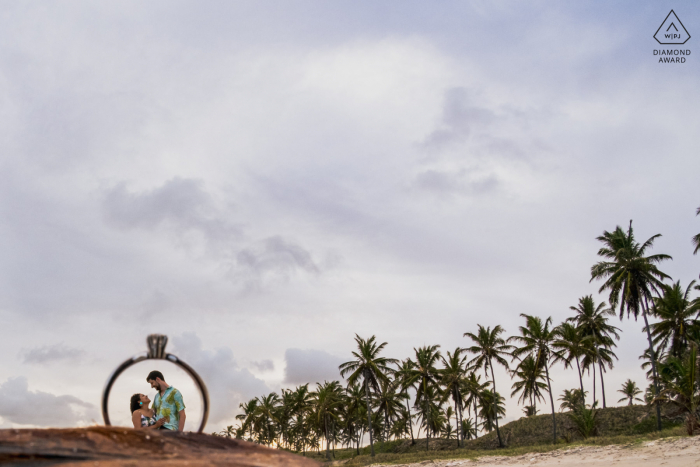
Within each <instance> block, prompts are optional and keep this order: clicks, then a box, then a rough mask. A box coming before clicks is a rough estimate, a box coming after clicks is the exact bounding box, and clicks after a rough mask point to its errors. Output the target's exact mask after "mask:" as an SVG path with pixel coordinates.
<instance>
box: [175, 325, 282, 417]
mask: <svg viewBox="0 0 700 467" xmlns="http://www.w3.org/2000/svg"><path fill="white" fill-rule="evenodd" d="M172 341H173V347H174V348H175V354H176V355H177V356H178V357H182V359H183V360H184V361H186V362H187V363H188V364H189V365H191V366H192V367H193V368H195V369H196V370H197V373H199V375H200V376H201V377H202V379H203V380H204V382H205V383H206V385H207V389H208V390H209V397H210V399H211V410H210V415H209V420H210V422H211V423H219V422H222V421H224V420H228V419H231V418H233V416H234V414H235V413H236V411H237V410H238V405H239V404H240V403H241V402H244V401H246V400H248V399H250V398H253V397H257V396H260V395H263V394H265V393H268V392H270V389H269V388H268V387H267V385H266V384H265V382H264V381H263V380H261V379H258V378H256V377H255V376H253V374H252V373H251V372H250V371H248V370H247V369H245V368H240V367H239V366H238V362H237V361H236V359H235V358H234V357H233V352H232V351H231V349H230V348H228V347H219V348H217V349H216V350H204V349H203V348H202V340H201V339H200V338H199V337H198V336H197V334H195V333H193V332H187V333H184V334H182V335H180V336H177V337H173V340H172Z"/></svg>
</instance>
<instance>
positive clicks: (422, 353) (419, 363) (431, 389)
mask: <svg viewBox="0 0 700 467" xmlns="http://www.w3.org/2000/svg"><path fill="white" fill-rule="evenodd" d="M439 347H440V346H439V345H430V346H424V347H419V348H417V349H416V348H414V349H413V350H414V352H415V355H416V360H415V361H414V362H413V363H414V368H413V370H412V371H411V373H410V375H411V376H410V378H409V382H410V383H411V384H413V385H414V386H415V388H416V404H415V406H416V407H420V410H421V414H422V415H421V417H422V420H423V422H424V424H425V426H426V439H425V446H426V450H428V449H429V448H430V431H431V430H430V427H431V426H432V425H431V423H433V422H435V420H436V419H434V417H435V414H434V413H433V411H432V409H431V408H430V407H431V404H434V402H435V401H433V399H432V398H434V397H437V395H440V387H439V385H438V381H439V379H440V373H439V371H438V369H437V367H436V366H435V365H436V363H437V362H438V361H439V359H440V351H439V350H438V348H439ZM431 420H432V422H431ZM435 423H437V422H435Z"/></svg>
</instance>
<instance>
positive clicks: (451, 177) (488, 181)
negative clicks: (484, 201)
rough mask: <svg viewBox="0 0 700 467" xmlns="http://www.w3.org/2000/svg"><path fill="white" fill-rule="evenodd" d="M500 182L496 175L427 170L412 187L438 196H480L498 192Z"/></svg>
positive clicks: (416, 178) (417, 178)
mask: <svg viewBox="0 0 700 467" xmlns="http://www.w3.org/2000/svg"><path fill="white" fill-rule="evenodd" d="M498 186H499V181H498V179H497V178H496V176H495V175H493V174H489V175H485V176H477V175H472V174H471V173H470V172H469V171H466V170H460V171H457V172H447V171H440V170H432V169H431V170H425V171H423V172H421V173H419V174H418V175H417V176H416V177H415V179H414V180H413V183H412V187H413V188H417V189H420V190H425V191H430V192H433V193H438V194H465V195H480V194H484V193H488V192H492V191H494V190H496V189H497V188H498Z"/></svg>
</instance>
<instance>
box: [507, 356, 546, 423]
mask: <svg viewBox="0 0 700 467" xmlns="http://www.w3.org/2000/svg"><path fill="white" fill-rule="evenodd" d="M511 377H513V378H518V379H517V380H516V381H515V382H514V383H513V388H512V389H513V392H511V394H510V397H514V396H515V395H516V394H518V393H520V398H519V399H518V402H519V403H522V404H524V403H526V402H530V405H529V406H526V407H532V410H531V412H530V413H531V414H532V415H535V414H536V413H537V401H542V400H543V399H544V396H543V395H542V391H546V390H547V385H546V384H545V383H543V382H542V381H544V379H545V372H544V369H543V368H542V365H540V364H538V362H537V360H535V358H534V357H533V356H532V355H528V356H527V357H525V358H523V359H522V360H521V361H520V363H518V366H517V367H515V370H514V371H513V372H512V373H511ZM528 416H530V415H528Z"/></svg>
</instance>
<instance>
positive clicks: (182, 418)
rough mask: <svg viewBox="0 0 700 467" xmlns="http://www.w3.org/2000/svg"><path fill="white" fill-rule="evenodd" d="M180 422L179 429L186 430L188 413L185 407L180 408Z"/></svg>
mask: <svg viewBox="0 0 700 467" xmlns="http://www.w3.org/2000/svg"><path fill="white" fill-rule="evenodd" d="M179 415H180V424H179V425H178V427H177V429H178V431H184V430H185V419H187V414H186V413H185V409H182V410H180V414H179Z"/></svg>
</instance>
